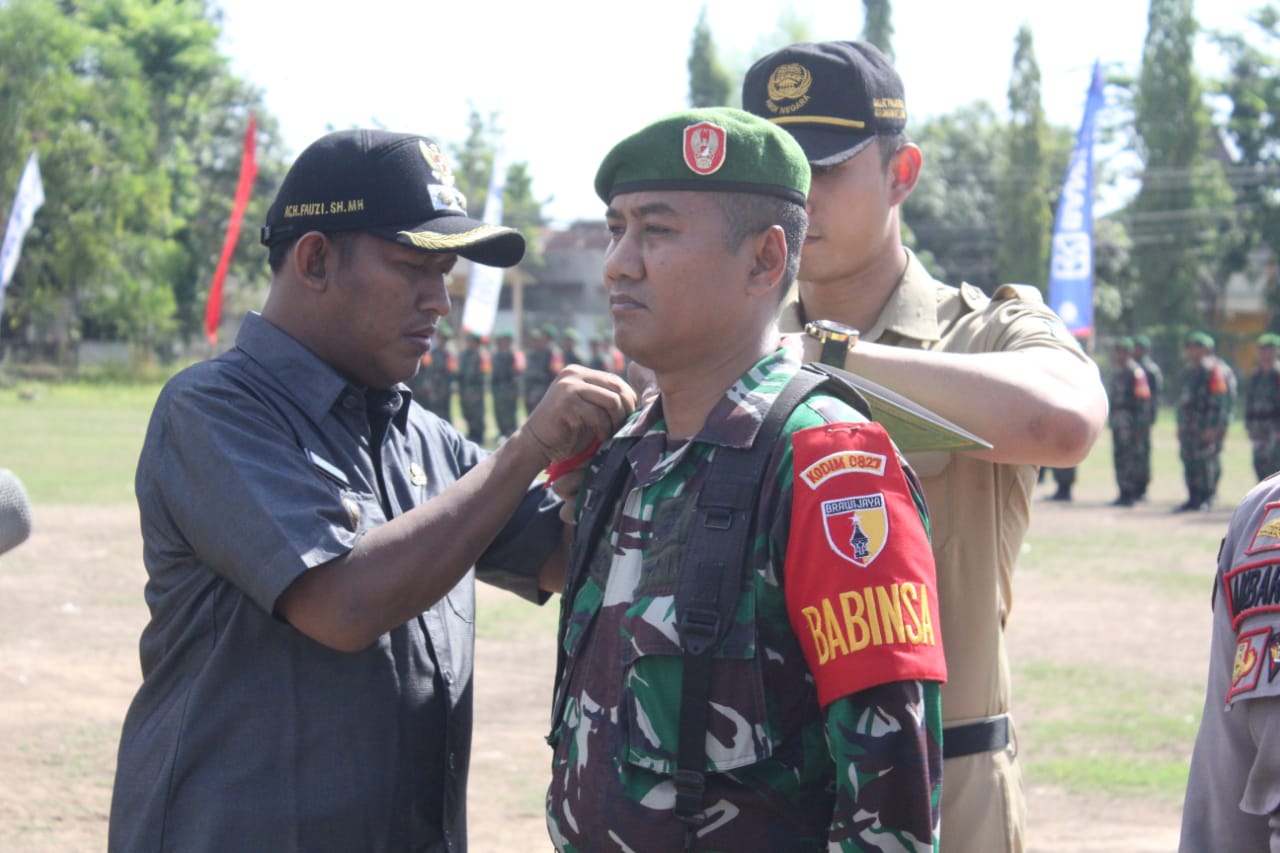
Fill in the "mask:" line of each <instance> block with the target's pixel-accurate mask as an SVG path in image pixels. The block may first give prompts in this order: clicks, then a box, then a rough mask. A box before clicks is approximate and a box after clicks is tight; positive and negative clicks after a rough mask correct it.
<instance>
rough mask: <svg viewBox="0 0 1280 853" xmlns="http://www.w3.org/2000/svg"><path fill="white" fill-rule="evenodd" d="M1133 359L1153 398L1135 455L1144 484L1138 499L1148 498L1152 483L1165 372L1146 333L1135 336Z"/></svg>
mask: <svg viewBox="0 0 1280 853" xmlns="http://www.w3.org/2000/svg"><path fill="white" fill-rule="evenodd" d="M1133 360H1134V361H1136V362H1138V364H1139V365H1141V367H1142V369H1143V370H1144V371H1145V372H1146V374H1147V387H1148V388H1149V389H1151V399H1150V400H1148V401H1147V404H1148V405H1147V424H1148V427H1147V430H1146V433H1145V434H1144V436H1143V437H1142V438H1141V441H1140V442H1139V444H1138V445H1137V446H1136V447H1135V448H1134V451H1133V455H1134V458H1135V459H1136V460H1137V461H1136V462H1135V463H1134V464H1135V468H1136V469H1137V471H1138V476H1137V479H1138V482H1140V483H1141V484H1142V486H1141V488H1140V489H1139V491H1138V495H1137V500H1140V501H1141V500H1146V498H1147V486H1148V485H1150V483H1151V428H1152V427H1154V426H1155V423H1156V416H1157V415H1158V414H1159V412H1160V392H1161V391H1162V390H1163V389H1164V372H1163V371H1162V370H1161V369H1160V365H1158V364H1156V360H1155V359H1154V358H1152V357H1151V338H1149V337H1147V336H1146V335H1144V334H1137V335H1134V336H1133Z"/></svg>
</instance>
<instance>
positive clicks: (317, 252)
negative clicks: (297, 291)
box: [292, 231, 338, 291]
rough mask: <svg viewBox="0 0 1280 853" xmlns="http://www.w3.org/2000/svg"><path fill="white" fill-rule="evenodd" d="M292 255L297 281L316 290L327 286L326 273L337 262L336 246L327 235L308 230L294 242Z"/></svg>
mask: <svg viewBox="0 0 1280 853" xmlns="http://www.w3.org/2000/svg"><path fill="white" fill-rule="evenodd" d="M292 255H293V258H292V260H293V264H294V268H295V269H296V270H297V274H298V280H299V281H301V282H302V283H303V284H304V285H305V286H306V287H308V288H310V289H312V290H316V291H321V290H324V289H325V288H326V287H327V286H328V283H329V278H328V274H329V273H330V272H331V271H332V270H333V268H334V267H335V266H336V265H337V262H338V258H337V252H336V248H335V246H334V245H333V244H332V243H330V242H329V238H328V237H326V236H325V235H324V234H322V233H321V232H319V231H308V232H307V233H306V234H303V235H302V236H301V237H299V238H298V242H297V243H294V245H293V252H292Z"/></svg>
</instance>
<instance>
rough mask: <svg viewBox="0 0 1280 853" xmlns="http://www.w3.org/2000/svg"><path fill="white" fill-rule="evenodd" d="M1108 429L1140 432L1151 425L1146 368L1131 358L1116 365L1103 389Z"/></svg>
mask: <svg viewBox="0 0 1280 853" xmlns="http://www.w3.org/2000/svg"><path fill="white" fill-rule="evenodd" d="M1107 398H1108V400H1107V402H1108V404H1109V406H1110V414H1109V420H1110V422H1111V429H1113V430H1115V431H1116V432H1120V433H1129V432H1140V431H1142V430H1145V429H1147V428H1149V427H1150V426H1151V420H1150V417H1151V386H1150V385H1149V384H1148V381H1147V372H1146V371H1145V370H1143V369H1142V365H1140V364H1138V362H1137V361H1135V360H1134V359H1132V358H1131V359H1129V360H1128V361H1126V362H1125V363H1124V364H1121V365H1119V366H1117V367H1116V370H1115V372H1114V373H1112V374H1111V385H1110V387H1109V388H1108V389H1107Z"/></svg>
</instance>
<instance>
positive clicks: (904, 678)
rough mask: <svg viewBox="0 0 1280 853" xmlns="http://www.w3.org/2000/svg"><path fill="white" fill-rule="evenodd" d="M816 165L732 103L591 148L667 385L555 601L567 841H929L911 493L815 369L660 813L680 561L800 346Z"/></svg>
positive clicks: (872, 435)
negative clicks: (682, 800) (713, 475)
mask: <svg viewBox="0 0 1280 853" xmlns="http://www.w3.org/2000/svg"><path fill="white" fill-rule="evenodd" d="M808 184H809V168H808V164H807V161H806V160H805V158H804V154H803V152H802V151H801V150H800V148H799V146H798V145H797V144H796V143H795V142H794V140H792V139H791V137H790V136H789V135H788V134H787V133H786V132H785V131H782V130H781V129H779V128H777V127H776V126H774V125H772V124H769V123H768V122H765V121H764V120H763V119H758V118H755V117H752V116H750V115H748V114H746V113H743V112H741V111H738V110H732V109H725V108H717V109H704V110H691V111H688V112H685V113H679V114H676V115H673V116H669V117H667V118H665V119H663V120H660V121H658V122H656V123H655V124H653V125H650V126H649V127H647V128H645V129H643V130H641V131H640V132H638V133H637V134H635V135H633V136H631V137H629V138H628V139H626V140H624V141H623V142H621V143H620V144H619V145H618V146H616V147H615V148H614V149H613V150H612V151H611V152H610V153H609V154H608V155H607V156H606V158H605V160H604V162H603V163H602V165H601V167H600V170H599V172H598V173H597V177H596V191H597V194H598V195H599V196H600V197H601V198H602V199H603V200H604V201H605V202H606V203H607V204H608V205H609V208H608V212H607V214H606V216H607V219H608V224H609V230H610V232H611V234H612V235H613V236H612V240H611V243H610V246H609V248H608V249H607V251H606V260H605V271H604V277H605V283H606V287H607V288H608V290H609V293H610V296H611V301H612V306H613V307H612V313H613V318H614V325H615V333H616V336H617V341H618V345H619V346H620V347H621V348H622V350H623V351H624V352H626V353H627V355H629V356H631V357H633V358H635V359H636V360H637V361H638V362H640V363H641V364H644V365H646V366H647V367H650V368H651V369H652V370H653V371H654V373H655V375H656V379H657V384H658V387H659V389H660V390H661V391H662V394H661V396H660V397H659V398H658V399H657V400H656V401H653V402H650V403H649V405H647V406H646V407H645V408H643V409H642V410H641V411H639V412H637V413H636V415H635V416H633V418H632V419H631V420H630V421H629V422H628V423H627V424H626V425H625V426H624V427H623V429H622V430H621V431H620V432H619V433H618V434H617V435H616V436H615V437H614V438H613V439H611V440H610V441H609V442H608V443H606V445H605V446H604V447H603V448H602V449H601V451H600V453H599V454H597V456H596V458H595V460H594V462H593V465H592V469H591V470H592V471H593V472H598V471H599V468H600V465H601V464H604V462H605V461H606V460H610V459H612V458H613V456H614V455H616V454H619V453H623V454H625V455H626V460H627V462H628V463H629V464H628V465H627V466H626V469H625V470H626V475H625V482H624V483H623V486H622V491H621V497H620V498H618V500H617V502H616V503H615V504H613V506H612V507H609V508H608V509H607V510H606V512H605V515H604V518H605V520H606V524H605V527H606V530H605V532H604V533H603V534H602V535H601V536H600V538H598V539H597V540H595V541H594V542H577V543H575V550H579V549H582V550H584V556H585V559H584V560H583V562H582V564H581V565H582V567H583V571H582V572H581V573H574V574H571V576H570V579H569V581H568V583H567V585H566V591H565V595H564V599H563V602H562V608H563V609H562V616H561V625H560V633H559V637H560V643H561V651H562V653H563V654H564V655H565V659H566V661H567V663H566V665H565V668H564V670H563V676H562V678H560V679H559V682H558V684H557V685H556V712H555V713H554V714H553V718H552V725H553V731H552V734H551V737H550V742H551V743H552V744H553V746H554V750H555V755H554V760H553V765H552V780H551V785H550V788H549V791H548V795H547V821H548V828H549V830H550V833H551V838H552V841H553V842H554V843H555V846H556V847H557V849H559V850H561V851H585V850H610V851H614V850H616V851H622V850H663V851H666V850H680V849H685V850H743V851H746V850H769V851H774V850H777V851H782V850H786V851H817V850H823V851H825V850H829V849H836V850H895V851H897V850H911V851H921V850H930V849H936V845H937V840H938V820H939V798H940V779H941V776H940V774H941V764H942V754H941V744H940V726H941V708H940V702H939V682H940V681H941V680H942V678H943V677H944V672H943V670H944V667H945V665H944V662H943V659H942V656H941V651H942V647H941V637H940V636H938V634H937V612H936V609H935V608H936V587H935V583H936V581H935V578H934V567H933V558H932V555H931V553H930V550H929V543H928V536H927V528H926V524H925V522H924V502H923V498H922V494H921V492H920V490H919V485H918V482H917V481H916V480H915V477H914V475H913V474H910V473H908V472H907V470H906V469H904V467H903V466H904V463H903V462H902V461H901V458H900V456H899V455H898V453H897V451H896V449H895V447H894V446H893V444H892V443H891V442H890V441H889V439H888V436H887V435H886V434H885V433H884V431H883V428H881V427H880V426H879V425H878V424H872V423H868V422H867V421H866V420H865V418H863V417H862V415H860V414H859V413H858V412H857V410H855V409H854V408H852V407H851V406H849V405H848V404H847V403H844V402H842V401H840V400H838V399H837V398H835V397H831V396H828V395H826V394H823V393H821V392H818V393H816V394H814V395H812V396H810V397H808V398H807V399H806V400H805V402H803V403H801V404H800V405H799V406H798V407H796V408H795V409H794V411H792V413H791V415H790V417H789V419H788V420H787V421H786V423H785V426H784V428H783V437H782V438H781V439H780V440H778V441H777V442H774V443H773V444H772V445H771V449H770V451H769V452H770V456H769V460H768V465H767V467H766V469H765V470H766V472H767V473H766V475H765V477H764V479H763V483H762V485H761V487H760V492H759V494H758V497H757V502H756V504H754V506H753V513H752V514H753V516H754V524H753V526H752V528H751V529H752V530H754V531H756V535H755V536H753V538H752V539H751V540H749V541H750V542H751V543H753V544H752V548H751V550H749V552H748V556H747V563H746V565H745V566H742V565H732V566H728V567H727V570H728V571H732V572H734V573H735V574H739V573H741V575H742V578H743V580H742V581H741V582H740V583H737V584H734V585H733V587H732V589H733V590H734V591H735V592H734V594H736V595H737V596H738V599H737V606H736V611H735V612H736V617H735V618H734V619H733V620H732V622H731V624H730V625H729V627H728V629H727V631H726V633H725V635H724V636H723V638H722V639H721V641H720V643H719V645H718V646H716V647H715V650H714V653H713V657H712V660H711V661H710V664H709V666H710V673H711V674H710V677H709V679H707V682H708V683H709V688H708V689H709V693H710V699H709V702H708V703H707V705H706V714H707V716H706V721H707V722H706V728H705V729H703V730H701V731H698V732H696V733H691V734H692V735H693V738H692V740H693V742H694V743H696V744H699V745H702V744H705V747H703V748H702V749H700V750H699V751H700V752H701V755H699V756H698V757H697V758H698V763H697V767H698V769H700V770H701V771H702V773H703V775H702V778H703V780H704V781H705V786H706V787H705V793H704V794H703V795H702V796H701V797H700V799H699V798H698V795H697V794H694V795H693V798H694V802H695V803H700V805H699V806H698V808H700V809H701V811H700V813H694V814H692V815H691V816H690V819H689V820H688V821H687V822H682V820H681V819H680V818H679V817H678V815H677V812H676V804H677V800H676V795H677V788H676V783H675V771H676V769H677V767H678V766H679V765H680V762H679V761H678V756H677V743H678V741H679V740H680V739H681V738H680V731H681V728H682V725H681V719H682V710H683V708H682V703H681V699H680V696H681V693H682V687H681V683H682V681H681V679H682V673H683V672H684V668H685V667H686V666H689V665H690V664H689V663H688V661H689V660H690V659H689V657H688V656H687V654H684V653H682V646H681V644H680V641H679V639H678V637H677V628H676V620H675V617H674V615H673V614H674V612H675V611H676V610H677V609H678V608H679V606H680V605H679V602H678V599H677V597H676V594H675V593H676V587H677V579H678V578H680V577H683V576H684V572H688V571H692V565H691V563H690V562H689V561H686V560H685V559H684V558H685V557H686V555H687V545H688V540H689V536H690V528H691V526H692V525H691V524H690V519H692V518H694V517H695V513H694V508H693V504H694V501H695V499H696V497H697V496H698V495H699V493H700V492H702V490H703V487H704V485H706V480H707V476H708V470H709V466H711V465H712V464H713V460H714V459H715V457H716V454H717V453H718V452H724V451H723V450H722V449H723V448H729V447H750V446H751V444H752V442H753V441H754V439H755V436H756V434H757V431H758V430H759V429H760V426H761V422H762V420H763V418H764V415H765V413H766V412H767V411H768V409H769V408H770V405H771V403H772V402H773V401H774V399H775V398H776V397H777V395H778V394H779V392H780V391H781V390H782V388H783V387H784V385H786V383H787V381H788V380H789V379H791V378H792V377H793V376H794V375H795V374H796V373H797V372H798V371H799V369H800V363H799V352H798V350H788V349H786V348H783V347H781V346H780V338H779V335H778V331H777V327H776V325H775V322H774V314H775V310H776V306H777V302H778V299H779V298H780V295H781V293H780V289H785V288H786V286H787V285H788V284H789V283H790V282H791V280H792V279H793V278H794V276H795V270H796V268H797V264H798V250H799V248H800V243H801V242H802V241H803V235H804V231H805V222H806V217H805V214H804V199H805V192H806V190H807V187H808ZM692 187H699V189H698V190H694V191H690V189H691V188H692ZM701 187H705V188H706V189H705V191H703V190H701V189H700V188H701ZM731 214H732V218H730V215H731ZM833 460H841V461H840V462H839V463H835V462H833ZM846 462H847V463H848V464H847V465H846V464H845V463H846ZM824 466H827V467H824ZM837 471H838V472H839V473H836V472H837ZM590 482H591V480H590V476H588V484H590ZM581 509H582V508H581V506H579V511H580V512H581ZM578 535H580V536H581V535H583V531H582V528H579V530H578ZM578 565H579V564H578V563H577V562H575V566H578ZM700 567H701V568H703V569H705V567H706V566H705V564H701V565H700ZM900 595H901V596H902V601H901V604H902V605H903V606H902V607H901V608H897V609H895V608H896V604H890V603H889V599H890V598H895V599H896V598H898V597H899V596H900ZM907 595H910V596H911V597H912V599H913V600H912V603H910V604H908V603H907V601H906V596H907ZM885 607H888V608H889V610H891V611H892V613H890V612H889V611H888V610H885V609H884V608H885ZM876 608H881V609H879V610H876ZM838 612H839V613H842V614H843V615H842V616H837V615H836V614H837V613H838ZM908 612H909V614H910V615H908ZM882 620H888V621H882ZM890 622H892V623H893V627H892V628H890V627H888V626H889V625H890ZM882 626H884V631H883V632H882V630H881V627H882ZM691 772H692V773H693V774H694V775H697V771H691ZM680 778H682V779H684V778H688V777H687V776H681V777H680ZM695 787H696V786H695ZM682 790H683V787H682ZM682 845H683V846H682Z"/></svg>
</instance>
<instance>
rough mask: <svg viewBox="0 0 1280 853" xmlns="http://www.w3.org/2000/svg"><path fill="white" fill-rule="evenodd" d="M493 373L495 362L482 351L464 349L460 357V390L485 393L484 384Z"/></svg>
mask: <svg viewBox="0 0 1280 853" xmlns="http://www.w3.org/2000/svg"><path fill="white" fill-rule="evenodd" d="M492 372H493V360H492V359H491V358H490V356H489V353H488V352H486V351H485V350H482V349H464V350H463V351H462V355H460V356H458V390H459V391H463V392H467V391H470V392H473V393H475V392H479V393H483V392H484V384H485V381H486V380H487V379H488V377H489V374H490V373H492Z"/></svg>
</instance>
